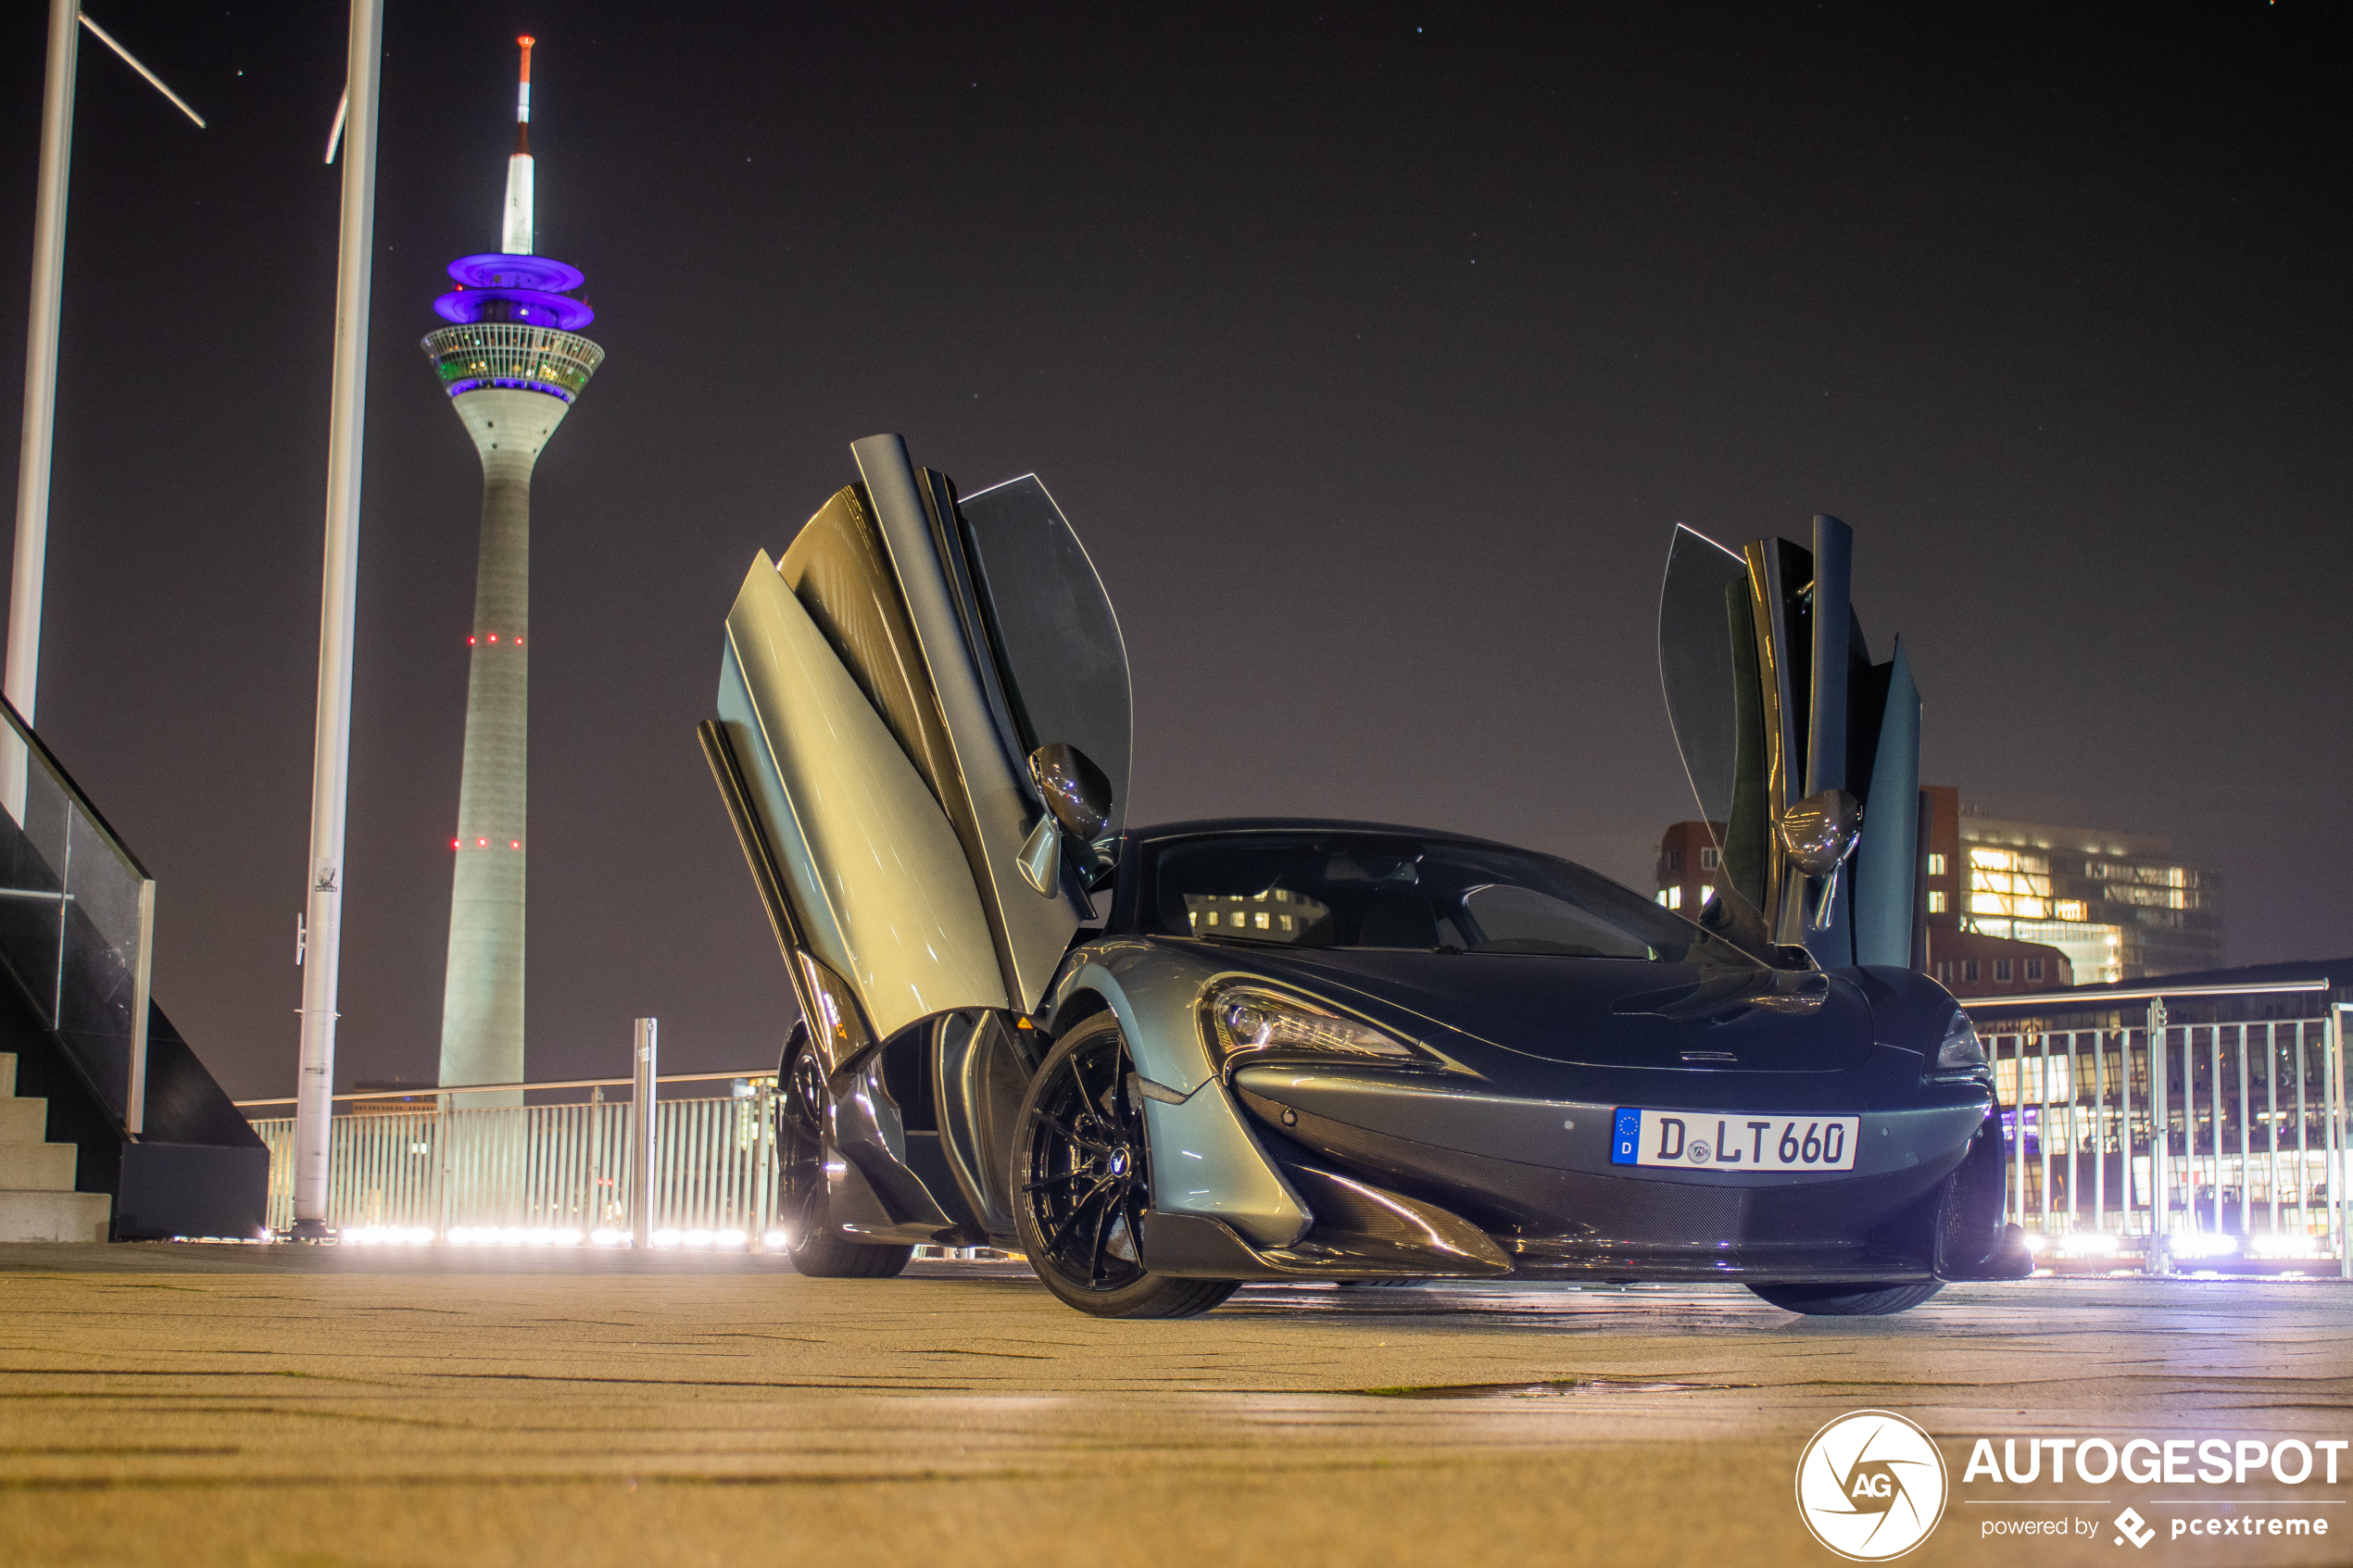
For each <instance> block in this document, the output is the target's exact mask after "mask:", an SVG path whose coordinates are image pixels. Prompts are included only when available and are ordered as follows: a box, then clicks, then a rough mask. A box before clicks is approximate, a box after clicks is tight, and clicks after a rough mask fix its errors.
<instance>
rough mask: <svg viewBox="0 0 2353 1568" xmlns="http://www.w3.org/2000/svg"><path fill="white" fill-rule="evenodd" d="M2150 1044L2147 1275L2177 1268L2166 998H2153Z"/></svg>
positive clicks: (2149, 1031)
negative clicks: (2174, 1241) (2174, 1263)
mask: <svg viewBox="0 0 2353 1568" xmlns="http://www.w3.org/2000/svg"><path fill="white" fill-rule="evenodd" d="M2148 1041H2149V1242H2148V1253H2147V1256H2146V1258H2145V1261H2144V1262H2143V1264H2142V1268H2143V1270H2144V1272H2145V1273H2153V1274H2161V1273H2171V1270H2172V1267H2173V1260H2172V1258H2171V1250H2172V1248H2171V1237H2172V1234H2173V1187H2172V1180H2173V1096H2172V1085H2171V1084H2170V1083H2169V1082H2168V1081H2167V1079H2168V1075H2169V1074H2170V1073H2171V1065H2170V1064H2169V1063H2168V1062H2167V1060H2166V1049H2165V998H2164V997H2150V998H2149V1012H2148Z"/></svg>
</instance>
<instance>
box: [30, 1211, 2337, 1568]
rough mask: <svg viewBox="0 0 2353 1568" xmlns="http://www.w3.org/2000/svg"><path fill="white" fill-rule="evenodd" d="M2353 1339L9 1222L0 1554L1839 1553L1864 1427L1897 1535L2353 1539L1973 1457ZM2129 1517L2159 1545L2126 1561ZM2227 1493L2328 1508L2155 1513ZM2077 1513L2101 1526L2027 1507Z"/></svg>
mask: <svg viewBox="0 0 2353 1568" xmlns="http://www.w3.org/2000/svg"><path fill="white" fill-rule="evenodd" d="M2348 1329H2353V1289H2348V1288H2347V1286H2344V1285H2342V1284H2340V1283H2338V1282H2335V1281H2333V1280H2332V1281H2321V1280H2309V1281H2245V1280H2220V1281H2196V1280H2171V1281H2150V1280H2142V1279H2136V1278H2126V1279H2091V1280H2087V1279H2048V1278H2045V1279H2036V1280H2032V1281H2027V1282H2021V1283H2020V1284H2017V1285H2008V1286H1956V1287H1953V1288H1950V1289H1948V1290H1947V1291H1945V1293H1944V1295H1943V1296H1941V1297H1940V1298H1937V1299H1936V1300H1934V1301H1932V1302H1931V1303H1929V1304H1928V1305H1927V1306H1925V1307H1922V1308H1920V1309H1918V1310H1916V1311H1913V1312H1911V1313H1908V1314H1906V1315H1903V1316H1900V1317H1894V1318H1885V1319H1859V1320H1838V1319H1805V1318H1796V1317H1793V1316H1791V1315H1789V1314H1787V1313H1783V1312H1780V1311H1777V1310H1775V1309H1773V1308H1770V1307H1768V1306H1766V1305H1765V1304H1764V1303H1762V1302H1761V1301H1758V1300H1756V1299H1755V1298H1753V1297H1751V1296H1749V1295H1748V1294H1747V1293H1746V1292H1744V1291H1742V1290H1739V1289H1737V1288H1732V1287H1713V1286H1710V1287H1697V1288H1680V1287H1679V1288H1672V1289H1668V1288H1658V1287H1631V1288H1607V1287H1593V1288H1579V1287H1567V1286H1538V1287H1529V1286H1510V1285H1478V1286H1457V1287H1443V1288H1429V1287H1420V1288H1413V1289H1403V1290H1396V1289H1347V1290H1342V1289H1335V1288H1332V1287H1329V1286H1269V1287H1252V1288H1250V1289H1247V1290H1245V1291H1243V1292H1242V1293H1241V1294H1240V1295H1239V1296H1237V1297H1236V1298H1234V1300H1233V1301H1232V1302H1231V1303H1229V1304H1228V1305H1227V1306H1226V1307H1224V1308H1222V1309H1220V1310H1219V1311H1216V1312H1214V1313H1212V1314H1210V1315H1209V1316H1207V1317H1204V1318H1199V1319H1192V1320H1188V1321H1182V1322H1176V1323H1105V1322H1101V1321H1100V1320H1096V1319H1090V1318H1088V1317H1085V1316H1082V1315H1080V1314H1078V1313H1076V1312H1073V1311H1069V1310H1068V1309H1066V1308H1064V1307H1063V1306H1061V1305H1060V1304H1059V1303H1058V1302H1056V1301H1054V1300H1053V1299H1052V1298H1051V1297H1050V1296H1048V1295H1047V1294H1046V1293H1045V1291H1044V1290H1042V1289H1041V1288H1040V1287H1038V1286H1037V1285H1036V1283H1035V1282H1034V1281H1032V1280H1031V1279H1030V1278H1029V1277H1028V1274H1027V1272H1026V1269H1024V1268H1023V1267H1021V1266H1020V1265H1018V1264H1012V1265H986V1264H977V1265H976V1264H918V1265H917V1266H916V1268H915V1270H913V1271H912V1272H911V1273H910V1275H909V1276H908V1277H905V1278H901V1279H899V1280H892V1281H834V1280H812V1279H802V1278H800V1277H799V1276H798V1275H796V1274H794V1273H792V1272H791V1270H790V1268H789V1266H788V1265H786V1264H785V1263H784V1262H783V1261H780V1260H776V1259H768V1258H756V1257H745V1256H740V1255H724V1254H687V1253H664V1254H656V1255H653V1256H650V1257H637V1256H634V1255H631V1254H628V1253H621V1252H596V1251H574V1250H568V1249H554V1248H549V1249H539V1250H530V1249H511V1250H510V1249H500V1248H283V1247H281V1248H258V1247H256V1248H236V1247H220V1248H208V1247H184V1246H182V1247H170V1246H132V1247H103V1248H102V1247H69V1246H49V1247H0V1560H5V1561H6V1562H11V1563H14V1562H29V1563H43V1564H47V1563H74V1564H80V1563H89V1564H113V1563H131V1562H139V1563H142V1564H152V1563H155V1562H159V1561H161V1562H187V1563H200V1564H212V1563H223V1564H227V1563H235V1564H296V1563H301V1564H342V1563H351V1564H378V1563H384V1564H393V1563H398V1564H442V1563H449V1564H468V1565H472V1564H505V1563H542V1562H548V1563H554V1562H561V1563H582V1564H597V1563H608V1562H610V1563H623V1562H626V1563H673V1562H675V1563H703V1562H716V1563H729V1564H733V1563H739V1562H742V1563H749V1562H763V1563H764V1562H795V1563H797V1562H810V1563H817V1562H824V1563H827V1564H833V1563H845V1564H851V1563H856V1564H862V1563H867V1562H874V1563H885V1562H888V1563H892V1564H900V1563H905V1562H910V1561H917V1562H920V1561H923V1560H924V1559H925V1557H926V1556H929V1557H931V1558H933V1559H936V1560H938V1561H940V1562H943V1563H946V1562H955V1563H958V1564H962V1563H965V1562H971V1563H975V1564H992V1563H998V1562H1005V1563H1016V1562H1018V1563H1023V1564H1060V1563H1065V1562H1067V1563H1074V1564H1076V1563H1081V1562H1083V1563H1087V1564H1090V1565H1101V1564H1105V1563H1114V1564H1118V1563H1128V1562H1134V1563H1139V1564H1145V1563H1154V1564H1156V1563H1163V1562H1167V1563H1190V1562H1207V1561H1214V1562H1220V1563H1261V1562H1265V1563H1280V1564H1283V1565H1284V1568H1297V1565H1300V1564H1313V1563H1325V1562H1333V1563H1340V1562H1347V1563H1379V1564H1387V1563H1397V1564H1406V1563H1414V1564H1421V1563H1431V1562H1442V1563H1456V1562H1461V1563H1505V1562H1509V1563H1513V1564H1529V1563H1549V1562H1580V1563H1581V1562H1591V1561H1604V1562H1609V1563H1611V1564H1613V1568H1615V1565H1617V1564H1643V1563H1654V1562H1655V1563H1681V1562H1709V1563H1738V1564H1742V1565H1743V1568H1746V1565H1748V1564H1757V1563H1779V1562H1836V1561H1838V1559H1836V1558H1834V1557H1832V1556H1831V1554H1830V1553H1829V1552H1828V1551H1826V1550H1825V1549H1823V1548H1821V1547H1820V1546H1819V1545H1818V1544H1817V1543H1816V1542H1815V1541H1814V1540H1813V1539H1812V1537H1809V1536H1808V1535H1807V1533H1806V1529H1805V1528H1804V1526H1803V1524H1802V1523H1801V1521H1800V1519H1799V1515H1798V1510H1797V1507H1796V1504H1795V1501H1794V1499H1793V1477H1794V1472H1795V1467H1796V1464H1797V1461H1798V1458H1799V1455H1800V1453H1801V1451H1802V1450H1803V1449H1804V1447H1805V1444H1806V1439H1807V1437H1808V1436H1809V1435H1811V1434H1812V1433H1814V1432H1815V1431H1816V1430H1817V1429H1818V1427H1820V1426H1821V1425H1822V1424H1824V1423H1825V1422H1828V1421H1831V1420H1832V1419H1833V1418H1836V1417H1838V1416H1841V1415H1843V1414H1845V1413H1847V1412H1849V1411H1856V1410H1862V1409H1884V1410H1892V1411H1897V1412H1899V1413H1901V1414H1903V1415H1905V1416H1906V1417H1908V1418H1909V1419H1911V1420H1912V1421H1915V1422H1917V1423H1919V1424H1920V1425H1921V1426H1922V1427H1924V1428H1926V1429H1927V1430H1928V1431H1929V1432H1930V1433H1931V1434H1932V1435H1933V1436H1935V1437H1936V1438H1937V1439H1938V1443H1939V1448H1940V1449H1941V1451H1942V1452H1943V1454H1944V1460H1945V1463H1946V1466H1947V1469H1948V1473H1949V1475H1950V1477H1951V1480H1952V1486H1951V1497H1952V1501H1951V1503H1950V1505H1949V1506H1948V1508H1947V1509H1946V1511H1945V1513H1944V1519H1943V1522H1942V1524H1940V1525H1939V1526H1938V1528H1937V1530H1936V1532H1935V1533H1934V1534H1933V1535H1932V1536H1931V1537H1929V1538H1928V1540H1927V1541H1926V1542H1925V1543H1924V1544H1923V1545H1922V1546H1921V1547H1920V1548H1919V1549H1918V1550H1917V1551H1916V1552H1914V1553H1912V1554H1911V1555H1910V1556H1909V1557H1907V1558H1906V1560H1905V1561H1906V1562H1928V1563H1947V1562H1953V1563H1958V1562H1971V1563H1993V1562H2005V1563H2007V1562H2012V1561H2018V1560H2021V1559H2024V1560H2030V1561H2032V1562H2052V1563H2058V1562H2076V1561H2082V1560H2086V1559H2095V1560H2097V1561H2100V1562H2109V1563H2114V1562H2127V1561H2134V1560H2137V1559H2139V1558H2141V1557H2142V1556H2143V1555H2144V1554H2145V1555H2147V1556H2148V1557H2150V1558H2152V1559H2158V1558H2161V1559H2163V1560H2164V1561H2166V1562H2229V1563H2237V1562H2248V1563H2256V1562H2261V1563H2271V1562H2280V1563H2289V1562H2296V1563H2304V1562H2311V1563H2322V1562H2348V1561H2353V1517H2343V1516H2347V1515H2353V1449H2348V1450H2342V1451H2340V1452H2339V1453H2338V1455H2337V1458H2338V1461H2339V1463H2338V1472H2337V1474H2338V1477H2339V1479H2338V1480H2337V1482H2336V1483H2334V1484H2330V1483H2328V1482H2327V1481H2326V1479H2325V1476H2324V1474H2323V1472H2322V1470H2321V1469H2320V1468H2319V1467H2318V1466H2317V1465H2316V1467H2315V1470H2314V1473H2313V1474H2312V1476H2311V1477H2310V1478H2309V1480H2307V1481H2306V1482H2304V1483H2302V1484H2299V1485H2295V1486H2289V1485H2284V1484H2281V1483H2279V1482H2277V1481H2275V1480H2273V1479H2271V1477H2269V1476H2268V1475H2267V1474H2264V1473H2261V1472H2260V1471H2259V1472H2258V1473H2257V1474H2254V1475H2252V1476H2250V1478H2249V1480H2248V1481H2247V1482H2246V1484H2244V1485H2241V1484H2238V1483H2237V1482H2235V1481H2233V1482H2231V1483H2228V1484H2223V1485H2208V1484H2201V1483H2196V1482H2195V1481H2194V1480H2193V1481H2189V1482H2185V1483H2183V1484H2182V1485H2177V1486H2133V1485H2128V1484H2126V1483H2124V1482H2123V1481H2121V1480H2115V1481H2111V1482H2110V1483H2108V1484H2107V1485H2105V1486H2094V1485H2088V1484H2086V1483H2084V1482H2082V1481H2080V1480H2070V1482H2069V1483H2068V1484H2066V1485H2063V1486H2057V1487H2054V1486H2052V1485H2050V1483H2049V1480H2048V1472H2047V1471H2044V1472H2041V1473H2039V1474H2038V1479H2037V1481H2036V1482H2035V1483H2033V1484H2031V1485H2027V1484H2012V1483H2009V1482H2008V1481H2007V1480H2005V1479H2001V1478H1999V1477H1998V1476H1997V1477H1996V1478H1995V1479H1994V1480H1992V1481H1988V1480H1986V1479H1984V1478H1983V1475H1982V1471H1981V1472H1980V1475H1979V1478H1978V1479H1977V1480H1976V1481H1975V1482H1974V1483H1968V1484H1965V1483H1964V1480H1963V1472H1964V1469H1965V1468H1966V1467H1967V1465H1968V1463H1969V1458H1970V1454H1971V1449H1972V1447H1973V1444H1974V1441H1975V1439H1976V1438H1978V1437H1980V1436H1985V1437H1989V1438H1991V1439H1992V1449H1993V1451H1994V1453H1997V1454H1998V1453H1999V1452H2000V1451H2001V1450H2002V1448H2003V1444H2004V1441H2005V1440H2006V1439H2007V1441H2008V1442H2009V1443H2011V1444H2012V1445H2013V1449H2012V1452H2013V1454H2014V1455H2015V1454H2018V1453H2020V1452H2021V1451H2024V1449H2025V1445H2027V1444H2029V1443H2030V1442H2031V1441H2032V1440H2033V1439H2038V1438H2039V1439H2048V1438H2066V1437H2074V1438H2078V1439H2082V1438H2085V1437H2092V1436H2108V1437H2110V1438H2112V1439H2114V1440H2115V1441H2117V1442H2118V1443H2119V1444H2121V1443H2122V1442H2123V1441H2125V1440H2126V1439H2128V1438H2131V1437H2139V1436H2147V1437H2148V1438H2150V1439H2151V1440H2153V1441H2163V1440H2167V1439H2171V1440H2174V1441H2182V1440H2185V1439H2186V1440H2189V1441H2191V1442H2193V1443H2195V1442H2196V1441H2198V1440H2204V1439H2208V1438H2219V1439H2221V1440H2225V1441H2231V1442H2235V1441H2239V1440H2242V1439H2261V1440H2264V1441H2265V1442H2266V1443H2267V1444H2277V1443H2278V1442H2280V1441H2281V1440H2282V1439H2292V1440H2294V1441H2298V1442H2302V1443H2305V1444H2306V1445H2308V1446H2309V1445H2312V1444H2315V1443H2318V1442H2322V1441H2329V1440H2334V1439H2353V1350H2348V1348H2347V1345H2348V1336H2347V1330H2348ZM2195 1452H2196V1450H2195V1449H2186V1450H2183V1453H2184V1454H2187V1455H2190V1456H2192V1457H2193V1459H2194V1457H2195ZM2015 1462H2017V1463H2018V1464H2019V1466H2020V1469H2021V1470H2022V1469H2023V1467H2024V1461H2023V1459H2022V1458H2020V1459H2017V1460H2016V1461H2015ZM2128 1505H2129V1506H2133V1507H2134V1508H2136V1509H2137V1510H2138V1512H2139V1513H2140V1514H2141V1515H2142V1516H2144V1517H2145V1519H2147V1520H2148V1521H2149V1522H2150V1524H2154V1525H2155V1526H2157V1527H2158V1532H2159V1534H2158V1537H2156V1538H2154V1539H2152V1540H2151V1542H2150V1544H2149V1545H2148V1546H2147V1547H2146V1548H2145V1549H2135V1548H2132V1547H2124V1548H2119V1547H2118V1546H2117V1545H2116V1544H2115V1540H2116V1537H2115V1532H2114V1530H2113V1529H2112V1528H2111V1527H2110V1524H2109V1521H2111V1520H2112V1519H2113V1517H2114V1516H2115V1515H2116V1514H2118V1513H2119V1512H2120V1511H2121V1510H2122V1509H2123V1508H2124V1507H2126V1506H2128ZM2209 1516H2211V1517H2213V1518H2216V1519H2223V1520H2231V1519H2235V1520H2237V1521H2238V1522H2239V1528H2240V1529H2241V1530H2242V1531H2244V1529H2245V1528H2246V1524H2247V1522H2248V1521H2249V1520H2254V1521H2255V1522H2256V1523H2257V1524H2258V1525H2259V1526H2260V1525H2262V1524H2263V1523H2264V1522H2265V1521H2267V1520H2268V1519H2270V1518H2271V1517H2280V1518H2283V1519H2285V1518H2287V1517H2290V1516H2293V1517H2296V1518H2299V1519H2303V1520H2305V1521H2306V1522H2307V1527H2308V1528H2309V1527H2310V1525H2311V1523H2312V1522H2314V1521H2319V1520H2322V1519H2325V1520H2327V1521H2328V1522H2329V1533H2328V1534H2327V1535H2325V1536H2310V1535H2307V1536H2303V1537H2284V1536H2279V1537H2275V1536H2271V1535H2263V1536H2258V1537H2248V1536H2246V1535H2245V1534H2243V1533H2242V1534H2239V1535H2233V1536H2230V1537H2220V1538H2214V1539H2208V1538H2206V1537H2203V1536H2202V1535H2200V1536H2196V1537H2192V1536H2189V1535H2186V1534H2185V1535H2184V1536H2183V1537H2182V1538H2180V1539H2174V1538H2172V1537H2171V1528H2172V1524H2173V1522H2174V1521H2175V1520H2176V1519H2180V1520H2182V1521H2183V1522H2185V1524H2186V1523H2198V1524H2202V1523H2203V1521H2204V1520H2206V1519H2207V1518H2208V1517H2209ZM2059 1518H2068V1519H2070V1520H2073V1521H2076V1522H2078V1523H2076V1524H2070V1529H2072V1530H2079V1531H2080V1530H2081V1529H2082V1528H2083V1527H2084V1526H2092V1527H2095V1533H2094V1534H2080V1533H2079V1534H2073V1535H2070V1536H2068V1537H2046V1536H2034V1537H2018V1536H2015V1535H2012V1534H2009V1533H2007V1531H2009V1530H2011V1529H2015V1528H2016V1526H2017V1524H2018V1523H2019V1522H2021V1521H2028V1520H2045V1521H2047V1520H2056V1519H2059ZM2005 1521H2007V1522H2009V1523H2008V1524H2002V1523H2001V1522H2005ZM1995 1528H1998V1529H1999V1530H2001V1531H2002V1532H2003V1533H1996V1534H1989V1533H1988V1531H1989V1529H1995Z"/></svg>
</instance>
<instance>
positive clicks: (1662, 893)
mask: <svg viewBox="0 0 2353 1568" xmlns="http://www.w3.org/2000/svg"><path fill="white" fill-rule="evenodd" d="M1667 892H1668V889H1667V888H1664V887H1662V888H1660V889H1659V890H1658V902H1659V904H1660V907H1662V908H1664V909H1673V908H1674V907H1675V906H1674V905H1672V904H1669V903H1667Z"/></svg>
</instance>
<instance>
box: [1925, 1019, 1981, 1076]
mask: <svg viewBox="0 0 2353 1568" xmlns="http://www.w3.org/2000/svg"><path fill="white" fill-rule="evenodd" d="M1930 1071H1931V1072H1932V1073H1936V1075H1937V1076H1939V1077H1944V1076H1946V1075H1948V1074H1949V1075H1952V1076H1955V1077H1967V1076H1969V1074H1971V1073H1982V1072H1984V1071H1985V1047H1984V1046H1983V1045H1982V1043H1980V1041H1979V1040H1978V1037H1977V1025H1976V1024H1974V1023H1971V1022H1969V1014H1967V1013H1965V1012H1963V1011H1961V1010H1960V1009H1958V1008H1955V1009H1954V1010H1953V1020H1952V1022H1949V1023H1947V1024H1945V1025H1944V1040H1943V1041H1942V1042H1940V1043H1939V1044H1938V1046H1937V1047H1936V1065H1935V1066H1934V1067H1933V1068H1931V1069H1930Z"/></svg>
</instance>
